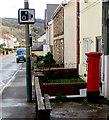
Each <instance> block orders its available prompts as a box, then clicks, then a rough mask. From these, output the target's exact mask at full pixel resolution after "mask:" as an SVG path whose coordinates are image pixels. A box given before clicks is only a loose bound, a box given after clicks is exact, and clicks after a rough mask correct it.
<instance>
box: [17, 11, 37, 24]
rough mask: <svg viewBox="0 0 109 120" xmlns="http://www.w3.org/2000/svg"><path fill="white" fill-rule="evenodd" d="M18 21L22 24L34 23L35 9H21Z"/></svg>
mask: <svg viewBox="0 0 109 120" xmlns="http://www.w3.org/2000/svg"><path fill="white" fill-rule="evenodd" d="M18 22H19V23H20V24H34V23H35V9H19V10H18Z"/></svg>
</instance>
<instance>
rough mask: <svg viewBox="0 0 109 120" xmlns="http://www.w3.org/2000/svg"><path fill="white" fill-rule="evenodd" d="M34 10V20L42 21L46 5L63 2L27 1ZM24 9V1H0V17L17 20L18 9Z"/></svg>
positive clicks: (50, 0) (47, 0)
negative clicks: (39, 19)
mask: <svg viewBox="0 0 109 120" xmlns="http://www.w3.org/2000/svg"><path fill="white" fill-rule="evenodd" d="M28 1H29V8H34V9H35V18H41V19H44V11H45V9H46V4H60V3H61V2H62V1H63V0H28ZM19 8H24V0H0V17H1V18H4V17H9V18H18V9H19Z"/></svg>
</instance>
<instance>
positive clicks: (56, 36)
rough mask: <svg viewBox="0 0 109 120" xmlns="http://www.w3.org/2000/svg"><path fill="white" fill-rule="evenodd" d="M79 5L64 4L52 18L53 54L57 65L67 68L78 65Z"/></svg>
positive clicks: (72, 0) (70, 1)
mask: <svg viewBox="0 0 109 120" xmlns="http://www.w3.org/2000/svg"><path fill="white" fill-rule="evenodd" d="M77 13H78V3H77V2H76V1H75V0H69V1H68V2H63V3H62V4H61V5H59V6H58V8H57V9H56V10H55V12H54V14H53V16H52V21H53V22H52V24H53V50H54V52H53V54H54V59H55V60H56V62H57V64H59V65H60V66H64V67H65V68H77V65H78V59H79V57H78V55H77V54H78V52H79V51H78V45H79V44H78V14H77Z"/></svg>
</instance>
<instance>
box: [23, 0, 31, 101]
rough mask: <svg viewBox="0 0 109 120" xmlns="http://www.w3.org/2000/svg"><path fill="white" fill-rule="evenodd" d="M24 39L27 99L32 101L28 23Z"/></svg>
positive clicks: (25, 4)
mask: <svg viewBox="0 0 109 120" xmlns="http://www.w3.org/2000/svg"><path fill="white" fill-rule="evenodd" d="M24 8H25V9H29V2H28V0H24ZM25 39H26V87H27V101H28V102H31V101H32V81H31V60H30V40H29V24H25Z"/></svg>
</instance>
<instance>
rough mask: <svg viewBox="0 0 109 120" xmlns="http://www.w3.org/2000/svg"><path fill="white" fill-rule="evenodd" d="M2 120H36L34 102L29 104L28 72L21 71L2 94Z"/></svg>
mask: <svg viewBox="0 0 109 120" xmlns="http://www.w3.org/2000/svg"><path fill="white" fill-rule="evenodd" d="M1 102H2V104H1V105H2V120H19V119H20V120H34V117H35V115H34V112H35V105H34V102H27V96H26V72H25V69H24V67H23V69H20V70H19V72H18V73H17V74H16V76H15V78H14V79H13V81H12V82H11V83H10V84H9V85H8V87H7V88H5V89H4V91H3V93H2V101H1Z"/></svg>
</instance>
